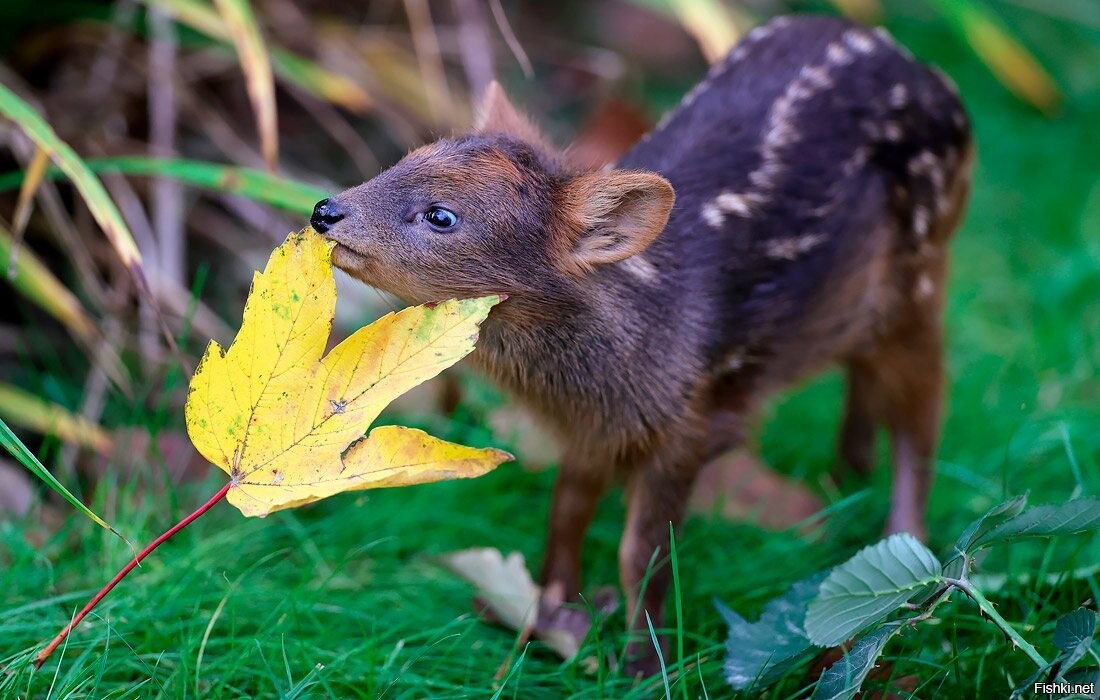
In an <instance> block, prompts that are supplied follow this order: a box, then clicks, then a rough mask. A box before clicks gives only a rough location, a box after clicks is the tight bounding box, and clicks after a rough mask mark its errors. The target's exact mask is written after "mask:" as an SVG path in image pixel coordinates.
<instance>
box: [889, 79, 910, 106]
mask: <svg viewBox="0 0 1100 700" xmlns="http://www.w3.org/2000/svg"><path fill="white" fill-rule="evenodd" d="M886 99H887V102H888V103H889V105H890V106H891V107H893V108H894V109H901V108H902V107H904V106H905V105H906V104H907V103H908V102H909V88H907V87H905V85H903V84H902V83H898V84H897V85H895V86H894V87H892V88H890V93H889V95H887V98H886Z"/></svg>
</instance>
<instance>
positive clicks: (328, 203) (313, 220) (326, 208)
mask: <svg viewBox="0 0 1100 700" xmlns="http://www.w3.org/2000/svg"><path fill="white" fill-rule="evenodd" d="M343 218H344V210H343V209H341V208H340V205H339V204H337V203H336V202H334V201H332V200H331V199H322V200H321V201H320V202H317V206H315V207H313V216H311V217H309V225H310V226H312V227H313V228H314V230H316V231H317V232H318V233H324V232H326V231H328V230H329V228H331V227H332V225H333V224H335V223H336V222H337V221H339V220H340V219H343Z"/></svg>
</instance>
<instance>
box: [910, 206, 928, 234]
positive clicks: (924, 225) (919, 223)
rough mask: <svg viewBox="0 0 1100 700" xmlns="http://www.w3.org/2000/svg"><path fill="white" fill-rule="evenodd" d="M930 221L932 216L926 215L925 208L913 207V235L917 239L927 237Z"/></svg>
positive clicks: (926, 210)
mask: <svg viewBox="0 0 1100 700" xmlns="http://www.w3.org/2000/svg"><path fill="white" fill-rule="evenodd" d="M931 220H932V216H931V214H929V213H928V209H927V208H925V207H922V206H920V205H919V204H918V205H917V206H915V207H913V233H915V234H917V237H918V238H925V237H926V236H928V227H929V226H930V225H931Z"/></svg>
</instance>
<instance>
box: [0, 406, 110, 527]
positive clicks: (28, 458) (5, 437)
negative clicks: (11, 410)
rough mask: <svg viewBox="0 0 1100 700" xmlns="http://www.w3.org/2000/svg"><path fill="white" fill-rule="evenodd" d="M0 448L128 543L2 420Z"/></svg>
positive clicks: (100, 524) (0, 423)
mask: <svg viewBox="0 0 1100 700" xmlns="http://www.w3.org/2000/svg"><path fill="white" fill-rule="evenodd" d="M0 446H3V448H4V449H5V450H7V451H8V452H10V453H11V455H12V456H13V457H15V459H16V460H18V461H19V463H20V464H22V465H23V466H24V467H26V468H27V469H28V470H29V471H30V472H31V473H32V474H34V475H35V476H37V477H38V478H39V479H41V480H42V481H44V482H46V484H47V485H48V486H49V487H50V488H51V489H53V490H54V491H56V492H57V493H58V494H59V495H60V496H61V497H62V498H64V499H65V500H66V501H68V502H69V503H71V504H73V506H74V507H75V508H76V509H77V510H79V511H80V512H81V513H83V514H84V515H86V516H88V517H89V518H91V519H92V520H93V521H94V522H95V523H96V524H97V525H99V526H100V527H103V528H106V529H108V530H110V531H111V532H113V533H115V534H116V535H118V536H119V537H120V538H121V539H122V540H123V541H126V538H125V537H122V535H119V533H118V530H116V529H114V528H113V527H111V526H110V525H108V524H107V521H105V520H104V519H103V518H101V517H99V516H98V515H96V514H95V513H93V512H92V511H91V510H90V509H89V508H88V506H86V505H84V504H83V503H81V502H80V499H79V498H77V497H76V496H74V495H72V494H71V493H69V490H68V489H67V488H65V487H64V486H62V485H61V482H60V481H58V480H57V479H56V478H54V475H53V474H51V473H50V472H49V470H48V469H46V467H44V466H43V465H42V462H39V461H38V458H37V457H35V456H34V453H33V452H31V451H30V450H29V449H27V446H26V445H24V444H23V441H22V440H20V439H19V437H18V436H17V435H16V434H15V433H13V432H12V431H11V428H9V427H8V424H7V423H5V422H4V421H3V420H0Z"/></svg>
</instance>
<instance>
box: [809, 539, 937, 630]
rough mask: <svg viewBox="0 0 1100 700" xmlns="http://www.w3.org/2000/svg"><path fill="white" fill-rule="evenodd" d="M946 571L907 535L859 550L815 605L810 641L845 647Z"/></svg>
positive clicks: (836, 572) (835, 572) (811, 611)
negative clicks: (848, 642)
mask: <svg viewBox="0 0 1100 700" xmlns="http://www.w3.org/2000/svg"><path fill="white" fill-rule="evenodd" d="M942 568H943V567H942V566H941V565H940V562H939V560H938V559H936V555H934V554H932V552H931V551H929V550H928V548H927V547H925V546H924V545H923V544H921V543H920V542H918V541H917V539H916V538H915V537H913V536H912V535H909V534H905V533H902V534H898V535H893V536H891V537H888V538H887V539H885V540H883V541H881V542H879V543H878V544H876V545H872V546H870V547H866V548H864V549H862V550H860V551H859V552H858V553H857V554H856V555H855V556H854V557H852V558H851V559H849V560H848V561H846V562H844V563H843V564H841V565H840V566H838V567H836V568H835V569H833V570H832V572H831V573H830V574H829V576H828V578H826V579H825V582H824V583H822V584H821V591H820V592H819V593H818V596H817V598H815V599H814V600H813V601H812V602H811V603H810V607H809V610H808V611H807V613H806V633H807V634H808V636H809V637H810V641H811V642H813V643H814V644H817V645H819V646H826V647H831V646H836V645H838V644H841V643H843V642H844V641H846V640H848V639H850V638H851V637H852V636H854V635H856V634H858V633H859V632H860V631H861V630H864V629H866V628H867V627H868V626H870V625H872V624H874V623H876V622H879V621H880V620H882V619H883V618H884V617H886V616H887V615H889V614H890V613H892V612H894V611H895V610H897V609H898V608H899V607H901V606H902V605H903V604H905V603H906V602H908V601H909V600H910V599H911V598H913V597H916V596H917V595H920V594H922V593H925V592H926V591H927V588H928V586H929V585H930V584H934V583H938V582H939V581H942V580H943V576H942V574H941V573H940V572H941V570H942Z"/></svg>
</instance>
